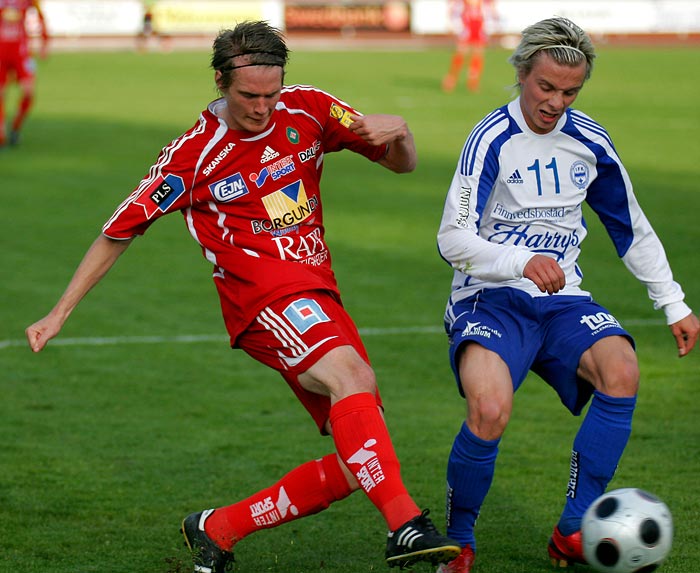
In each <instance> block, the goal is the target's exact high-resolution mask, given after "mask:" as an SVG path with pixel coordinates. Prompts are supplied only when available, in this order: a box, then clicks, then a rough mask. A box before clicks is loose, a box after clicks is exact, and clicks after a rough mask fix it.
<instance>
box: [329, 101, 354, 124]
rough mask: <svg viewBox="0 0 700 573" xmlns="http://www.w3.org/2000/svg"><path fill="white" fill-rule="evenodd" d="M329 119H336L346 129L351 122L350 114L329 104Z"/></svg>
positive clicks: (337, 106)
mask: <svg viewBox="0 0 700 573" xmlns="http://www.w3.org/2000/svg"><path fill="white" fill-rule="evenodd" d="M331 117H332V118H334V119H337V120H338V121H339V122H340V124H341V125H344V126H345V127H348V126H349V125H350V124H351V123H352V122H353V120H352V118H351V117H350V112H349V111H347V110H345V109H343V108H342V107H340V106H339V105H338V104H335V103H332V104H331Z"/></svg>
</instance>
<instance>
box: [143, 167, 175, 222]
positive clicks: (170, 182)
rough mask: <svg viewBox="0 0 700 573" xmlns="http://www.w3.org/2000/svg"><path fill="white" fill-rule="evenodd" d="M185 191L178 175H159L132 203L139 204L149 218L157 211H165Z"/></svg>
mask: <svg viewBox="0 0 700 573" xmlns="http://www.w3.org/2000/svg"><path fill="white" fill-rule="evenodd" d="M184 192H185V182H184V181H183V180H182V177H180V176H178V175H172V174H169V175H166V176H165V177H163V176H162V175H159V176H158V177H157V178H156V179H155V180H154V181H153V182H152V183H151V184H150V185H149V186H148V187H146V188H145V189H144V190H143V191H141V193H140V194H139V196H138V198H137V199H136V201H134V203H135V204H136V205H141V207H143V210H144V211H145V212H146V218H147V219H150V218H151V217H153V215H155V214H156V213H157V212H158V211H161V212H162V213H165V212H166V211H167V210H168V208H170V206H171V205H172V204H173V203H175V201H177V199H178V198H179V197H180V196H181V195H182V194H183V193H184Z"/></svg>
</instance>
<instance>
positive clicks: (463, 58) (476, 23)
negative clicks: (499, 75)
mask: <svg viewBox="0 0 700 573" xmlns="http://www.w3.org/2000/svg"><path fill="white" fill-rule="evenodd" d="M450 2H451V12H452V19H453V21H454V22H455V28H456V29H457V30H458V33H457V39H456V46H455V51H454V53H453V54H452V58H451V59H450V67H449V70H448V71H447V74H445V77H444V78H443V80H442V89H443V90H444V91H446V92H451V91H453V90H454V89H455V87H456V85H457V80H458V79H459V74H460V71H461V70H462V66H464V65H465V63H467V57H468V58H469V60H468V63H467V66H466V67H467V84H466V85H467V89H468V90H469V91H472V92H475V91H478V89H479V84H480V82H481V73H482V71H483V69H484V48H485V47H486V43H487V40H488V38H487V34H486V28H485V17H486V10H487V9H489V10H491V11H492V12H495V11H494V10H493V5H492V3H493V0H450Z"/></svg>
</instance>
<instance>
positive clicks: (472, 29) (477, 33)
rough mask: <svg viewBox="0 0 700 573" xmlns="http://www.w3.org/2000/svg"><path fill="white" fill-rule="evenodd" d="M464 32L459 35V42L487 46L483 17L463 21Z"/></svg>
mask: <svg viewBox="0 0 700 573" xmlns="http://www.w3.org/2000/svg"><path fill="white" fill-rule="evenodd" d="M463 24H464V25H463V27H462V32H461V33H460V35H459V43H460V44H463V45H468V46H485V45H486V41H487V37H486V30H485V29H484V21H483V20H481V19H478V20H477V19H475V20H467V21H466V22H463Z"/></svg>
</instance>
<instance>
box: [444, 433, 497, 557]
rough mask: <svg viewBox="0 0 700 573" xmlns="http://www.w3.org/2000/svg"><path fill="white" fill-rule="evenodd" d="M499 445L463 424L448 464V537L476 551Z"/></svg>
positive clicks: (453, 445)
mask: <svg viewBox="0 0 700 573" xmlns="http://www.w3.org/2000/svg"><path fill="white" fill-rule="evenodd" d="M499 442H500V439H498V440H482V439H481V438H479V437H477V436H475V435H474V434H473V433H472V432H471V431H470V430H469V428H468V427H467V424H466V423H463V424H462V428H461V430H460V432H459V433H458V434H457V436H456V437H455V440H454V443H453V444H452V451H451V452H450V457H449V460H448V462H447V534H448V535H449V536H450V537H452V538H453V539H455V540H456V541H459V542H460V543H461V544H462V546H463V547H464V546H465V545H467V544H469V545H471V546H472V549H473V550H474V551H476V541H475V539H474V524H475V523H476V518H477V517H478V516H479V510H480V509H481V504H482V503H483V502H484V499H485V498H486V494H487V493H488V491H489V488H490V487H491V482H492V481H493V474H494V471H495V467H496V456H497V455H498V443H499Z"/></svg>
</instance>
